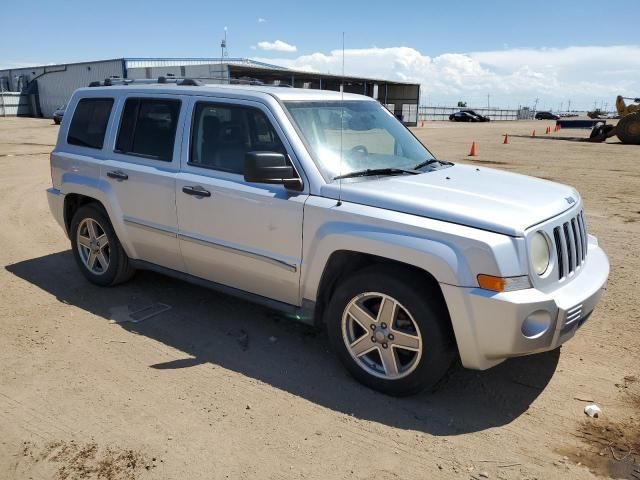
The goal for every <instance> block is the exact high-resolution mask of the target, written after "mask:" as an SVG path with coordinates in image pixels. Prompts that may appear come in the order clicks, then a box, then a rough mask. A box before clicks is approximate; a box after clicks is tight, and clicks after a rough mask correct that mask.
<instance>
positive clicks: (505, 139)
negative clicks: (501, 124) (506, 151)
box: [502, 133, 509, 145]
mask: <svg viewBox="0 0 640 480" xmlns="http://www.w3.org/2000/svg"><path fill="white" fill-rule="evenodd" d="M502 144H503V145H509V134H508V133H505V134H504V142H502Z"/></svg>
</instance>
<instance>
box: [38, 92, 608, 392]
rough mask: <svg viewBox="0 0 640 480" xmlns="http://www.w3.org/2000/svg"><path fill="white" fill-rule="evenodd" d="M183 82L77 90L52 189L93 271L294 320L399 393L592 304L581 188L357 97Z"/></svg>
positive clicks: (86, 267) (559, 323)
mask: <svg viewBox="0 0 640 480" xmlns="http://www.w3.org/2000/svg"><path fill="white" fill-rule="evenodd" d="M181 83H182V82H179V83H177V84H154V85H136V84H135V83H134V84H130V85H123V86H98V87H94V88H86V89H80V90H78V91H77V92H75V94H74V95H73V97H72V98H71V100H70V101H69V104H68V107H67V113H66V114H65V115H64V118H63V121H62V126H61V128H60V132H59V137H58V142H57V145H56V147H55V149H54V151H53V152H52V154H51V171H52V181H53V186H52V187H51V188H50V189H49V190H48V198H49V203H50V207H51V211H52V213H53V215H54V216H55V218H56V220H57V221H58V223H59V224H60V225H61V226H62V228H63V229H64V231H65V232H66V233H67V235H68V236H69V238H70V240H71V246H72V250H73V254H74V256H75V259H76V261H77V264H78V266H79V267H80V270H81V271H82V273H83V274H84V275H85V276H86V278H87V279H88V280H89V281H91V282H93V283H95V284H98V285H103V286H110V285H115V284H117V283H121V282H123V281H125V280H127V279H129V278H131V276H132V275H133V273H134V271H135V269H150V270H155V271H157V272H162V273H165V274H167V275H172V276H176V277H178V278H182V279H185V280H187V281H192V282H196V283H198V284H206V285H208V286H210V287H212V288H216V289H219V290H222V291H223V292H227V293H229V294H233V295H239V296H242V297H244V298H249V299H251V300H253V301H256V302H260V303H263V304H266V305H268V306H270V307H273V308H278V309H281V310H283V311H287V312H291V313H296V314H297V315H298V316H299V318H301V319H302V320H303V321H306V322H308V323H313V324H316V325H323V326H326V328H327V330H328V335H329V340H330V342H331V344H332V346H333V347H334V348H335V350H336V352H337V354H338V355H339V357H340V359H341V360H342V362H343V363H344V365H345V366H346V368H347V369H348V370H349V371H350V372H351V373H352V374H353V375H354V376H355V377H356V378H357V379H358V380H360V381H361V382H363V383H365V384H366V385H369V386H370V387H373V388H375V389H378V390H380V391H383V392H386V393H389V394H396V395H400V394H408V393H411V392H415V391H417V390H419V389H421V388H424V387H427V386H432V385H434V384H435V383H436V382H438V380H439V379H441V378H442V376H443V375H444V374H445V373H446V371H447V369H448V368H449V367H450V365H451V363H452V361H453V359H454V358H455V357H456V356H459V358H460V360H461V362H462V365H464V366H465V367H467V368H472V369H487V368H489V367H492V366H494V365H496V364H498V363H500V362H502V361H503V360H505V359H506V358H509V357H514V356H519V355H525V354H530V353H535V352H541V351H545V350H551V349H555V348H557V347H558V346H559V345H561V344H562V343H563V342H565V341H567V340H568V339H570V338H571V337H572V336H573V335H574V334H575V333H576V331H577V330H578V328H579V327H580V326H581V325H582V324H583V323H584V322H585V321H586V320H587V319H588V318H589V316H590V315H591V313H592V311H593V309H594V307H595V306H596V303H597V302H598V299H599V298H600V295H601V292H602V289H603V286H604V284H605V282H606V280H607V276H608V272H609V263H608V260H607V257H606V255H605V254H604V252H603V251H602V250H601V249H600V248H599V247H598V242H597V240H596V239H595V238H594V237H593V236H591V235H589V234H588V233H587V224H586V221H585V217H584V214H583V207H582V200H581V198H580V195H579V194H578V192H576V191H575V190H574V189H573V188H571V187H568V186H565V185H560V184H557V183H553V182H549V181H545V180H540V179H536V178H530V177H526V176H521V175H515V174H512V173H507V172H504V171H498V170H492V169H489V168H484V167H476V166H471V165H463V164H453V163H450V162H447V161H444V160H438V159H435V158H434V156H433V155H432V154H431V153H430V152H429V150H428V149H427V148H426V147H424V146H423V145H422V144H421V143H420V142H419V141H418V140H417V139H416V138H415V137H414V136H413V135H412V134H411V132H410V131H409V130H407V129H406V128H405V127H404V126H403V125H402V124H401V123H400V122H398V121H397V120H396V119H395V118H394V117H393V115H391V114H390V113H389V112H388V111H387V110H386V109H385V108H384V107H383V106H382V105H381V104H379V103H378V102H377V101H375V100H373V99H371V98H368V97H364V96H359V95H348V94H344V96H342V95H341V94H340V93H337V92H328V91H318V90H305V89H289V88H277V87H266V86H264V87H263V86H238V85H216V86H213V85H211V86H202V85H197V84H194V83H197V82H184V84H181Z"/></svg>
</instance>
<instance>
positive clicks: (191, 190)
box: [182, 185, 211, 197]
mask: <svg viewBox="0 0 640 480" xmlns="http://www.w3.org/2000/svg"><path fill="white" fill-rule="evenodd" d="M182 191H183V192H184V193H186V194H187V195H193V196H194V197H210V196H211V192H210V191H209V190H205V189H204V188H202V187H201V186H200V185H196V186H194V187H191V186H186V187H182Z"/></svg>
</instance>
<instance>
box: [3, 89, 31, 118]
mask: <svg viewBox="0 0 640 480" xmlns="http://www.w3.org/2000/svg"><path fill="white" fill-rule="evenodd" d="M30 113H31V108H29V99H28V97H27V95H23V94H21V93H20V92H0V117H15V116H17V115H29V114H30Z"/></svg>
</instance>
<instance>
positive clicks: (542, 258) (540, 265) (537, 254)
mask: <svg viewBox="0 0 640 480" xmlns="http://www.w3.org/2000/svg"><path fill="white" fill-rule="evenodd" d="M550 256H551V254H550V252H549V242H547V237H546V236H545V234H544V233H542V232H536V233H535V234H534V235H533V237H532V238H531V264H532V265H533V271H534V272H536V273H537V274H538V275H542V274H544V272H546V271H547V268H549V260H550Z"/></svg>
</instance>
